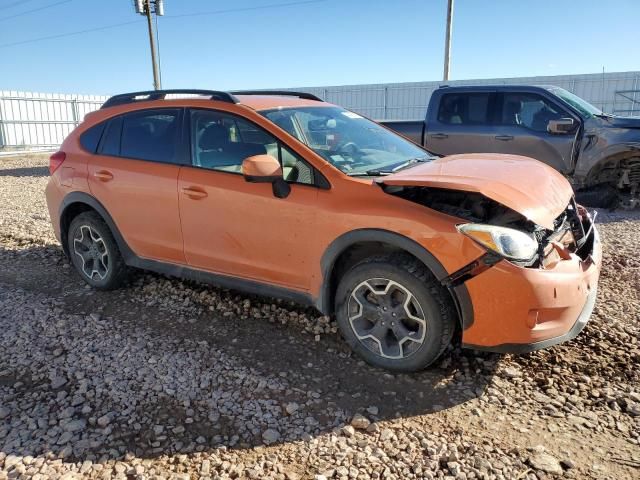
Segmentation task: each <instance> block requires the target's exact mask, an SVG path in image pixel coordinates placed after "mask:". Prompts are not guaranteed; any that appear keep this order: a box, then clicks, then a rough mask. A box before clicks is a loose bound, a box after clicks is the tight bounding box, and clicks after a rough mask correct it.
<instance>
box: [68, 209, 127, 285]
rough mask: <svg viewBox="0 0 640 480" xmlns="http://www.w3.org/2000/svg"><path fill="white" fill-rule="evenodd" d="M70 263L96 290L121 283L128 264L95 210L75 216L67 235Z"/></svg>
mask: <svg viewBox="0 0 640 480" xmlns="http://www.w3.org/2000/svg"><path fill="white" fill-rule="evenodd" d="M67 240H68V248H69V254H70V257H71V263H73V266H74V267H75V268H76V270H77V271H78V273H79V274H80V276H81V277H82V279H83V280H84V281H85V282H87V283H88V284H89V285H91V286H92V287H93V288H96V289H99V290H113V289H115V288H118V287H119V286H121V285H122V284H123V282H124V280H125V278H126V275H127V267H126V265H125V263H124V259H123V258H122V255H121V254H120V250H119V249H118V245H117V243H116V241H115V240H114V238H113V235H112V234H111V231H110V230H109V227H108V226H107V224H106V223H105V222H104V220H102V218H101V217H100V215H98V214H97V213H96V212H84V213H81V214H80V215H78V216H77V217H75V218H74V219H73V220H72V221H71V225H69V231H68V234H67Z"/></svg>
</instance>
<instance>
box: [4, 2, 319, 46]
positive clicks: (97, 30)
mask: <svg viewBox="0 0 640 480" xmlns="http://www.w3.org/2000/svg"><path fill="white" fill-rule="evenodd" d="M64 1H71V0H64ZM326 1H328V0H304V1H296V2H288V3H272V4H270V5H263V6H259V7H245V8H230V9H227V10H216V11H210V12H200V13H185V14H182V15H173V16H168V15H165V16H164V18H180V17H193V16H200V15H220V14H223V13H233V12H246V11H248V10H261V9H265V8H276V7H288V6H294V5H305V4H309V3H320V2H326ZM134 23H138V21H137V20H132V21H130V22H122V23H115V24H113V25H105V26H104V27H97V28H88V29H86V30H78V31H76V32H68V33H60V34H58V35H50V36H47V37H38V38H31V39H28V40H20V41H17V42H10V43H3V44H0V48H7V47H15V46H17V45H25V44H27V43H35V42H43V41H45V40H53V39H56V38H64V37H71V36H74V35H82V34H84V33H92V32H99V31H102V30H108V29H111V28H117V27H123V26H125V25H132V24H134Z"/></svg>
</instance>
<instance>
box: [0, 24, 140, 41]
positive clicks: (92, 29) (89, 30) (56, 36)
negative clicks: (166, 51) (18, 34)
mask: <svg viewBox="0 0 640 480" xmlns="http://www.w3.org/2000/svg"><path fill="white" fill-rule="evenodd" d="M134 23H140V22H139V21H138V20H132V21H130V22H122V23H116V24H113V25H105V26H104V27H97V28H89V29H87V30H79V31H77V32H69V33H61V34H59V35H50V36H48V37H39V38H32V39H30V40H22V41H19V42H12V43H3V44H1V45H0V48H5V47H13V46H15V45H24V44H25V43H34V42H42V41H44V40H53V39H54V38H62V37H71V36H73V35H81V34H83V33H91V32H98V31H101V30H108V29H110V28H117V27H123V26H125V25H132V24H134Z"/></svg>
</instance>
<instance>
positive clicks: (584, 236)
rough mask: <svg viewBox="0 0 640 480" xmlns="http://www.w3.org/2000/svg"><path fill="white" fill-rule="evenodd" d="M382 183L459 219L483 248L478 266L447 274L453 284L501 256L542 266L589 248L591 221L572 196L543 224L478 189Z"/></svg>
mask: <svg viewBox="0 0 640 480" xmlns="http://www.w3.org/2000/svg"><path fill="white" fill-rule="evenodd" d="M381 187H382V188H383V190H384V191H385V192H386V193H388V194H390V195H394V196H397V197H400V198H403V199H405V200H408V201H411V202H413V203H417V204H420V205H424V206H425V207H427V208H430V209H432V210H436V211H438V212H441V213H444V214H447V215H450V216H453V217H457V218H459V219H460V220H461V222H460V223H459V224H458V230H459V231H460V232H461V233H463V234H465V235H467V236H468V237H470V238H472V239H473V240H474V241H476V242H477V243H479V244H481V245H482V246H483V247H485V248H486V249H487V251H488V255H487V256H485V257H484V258H483V259H482V260H481V261H479V262H476V263H478V265H469V266H467V267H465V269H464V270H465V271H464V272H456V274H454V275H452V277H451V278H450V279H449V281H450V282H452V283H459V282H460V281H464V279H465V278H469V275H470V274H477V273H480V271H482V269H484V268H488V267H489V266H491V265H492V264H494V263H497V262H498V261H499V260H501V259H503V258H504V259H507V260H509V261H510V262H512V263H514V264H516V265H519V266H521V267H529V268H542V269H545V268H552V267H553V266H554V265H555V264H557V263H558V262H559V261H561V260H565V259H569V258H571V255H577V256H579V257H580V258H582V259H583V260H584V259H586V258H587V257H588V256H589V254H590V252H591V250H592V247H593V245H592V242H593V235H592V230H593V221H592V219H591V217H590V216H589V214H588V212H587V211H586V210H585V209H584V208H583V207H581V206H579V205H578V204H576V202H575V200H574V199H573V198H571V199H570V201H569V204H568V205H567V206H566V208H565V209H564V210H563V211H562V212H561V213H560V215H558V216H557V217H556V218H555V220H554V221H553V225H552V227H553V228H545V227H543V226H540V225H538V224H536V223H534V222H533V221H532V220H530V219H527V218H526V217H525V216H524V215H523V214H521V213H519V212H517V211H515V210H513V209H511V208H509V207H507V206H505V205H502V204H501V203H499V202H497V201H495V200H493V199H491V198H488V197H486V196H485V195H483V194H482V193H479V192H468V191H458V190H449V189H442V188H433V187H425V186H399V185H381ZM478 268H480V270H478Z"/></svg>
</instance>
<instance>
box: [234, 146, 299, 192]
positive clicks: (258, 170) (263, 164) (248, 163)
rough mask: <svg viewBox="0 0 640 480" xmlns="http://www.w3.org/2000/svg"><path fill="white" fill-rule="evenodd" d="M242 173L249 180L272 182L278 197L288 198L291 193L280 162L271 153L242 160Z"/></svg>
mask: <svg viewBox="0 0 640 480" xmlns="http://www.w3.org/2000/svg"><path fill="white" fill-rule="evenodd" d="M242 175H243V176H244V179H245V180H246V181H247V182H251V183H270V184H271V185H273V194H274V195H275V196H276V197H278V198H286V197H288V196H289V193H291V186H290V185H289V184H288V183H287V182H286V181H285V180H284V178H283V176H282V167H281V166H280V162H278V160H276V159H275V158H274V157H272V156H271V155H254V156H252V157H247V158H245V159H244V160H243V161H242Z"/></svg>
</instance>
